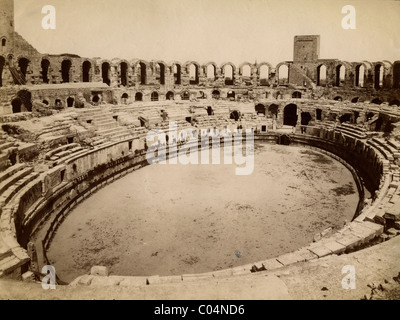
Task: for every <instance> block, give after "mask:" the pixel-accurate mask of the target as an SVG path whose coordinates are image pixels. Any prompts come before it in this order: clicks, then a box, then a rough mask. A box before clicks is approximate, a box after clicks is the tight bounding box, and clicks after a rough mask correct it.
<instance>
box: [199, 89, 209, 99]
mask: <svg viewBox="0 0 400 320" xmlns="http://www.w3.org/2000/svg"><path fill="white" fill-rule="evenodd" d="M206 98H207V96H206V94H205V93H204V91H199V93H198V94H197V99H206Z"/></svg>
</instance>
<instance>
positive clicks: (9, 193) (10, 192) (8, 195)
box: [0, 172, 39, 207]
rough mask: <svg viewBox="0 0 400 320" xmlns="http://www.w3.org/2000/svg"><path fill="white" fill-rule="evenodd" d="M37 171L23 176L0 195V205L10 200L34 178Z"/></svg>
mask: <svg viewBox="0 0 400 320" xmlns="http://www.w3.org/2000/svg"><path fill="white" fill-rule="evenodd" d="M38 176H39V173H37V172H32V173H30V174H29V175H27V176H25V177H24V178H22V179H20V180H18V181H16V182H15V183H14V184H13V185H12V186H10V187H9V188H8V189H7V190H6V191H5V192H4V193H3V194H2V195H1V196H0V207H4V206H5V205H6V204H7V203H8V202H10V200H11V199H12V198H13V197H14V196H15V195H16V194H17V193H18V192H19V191H20V190H21V189H22V188H23V187H24V186H25V185H27V184H28V183H29V182H31V181H33V180H35V179H36V178H37V177H38Z"/></svg>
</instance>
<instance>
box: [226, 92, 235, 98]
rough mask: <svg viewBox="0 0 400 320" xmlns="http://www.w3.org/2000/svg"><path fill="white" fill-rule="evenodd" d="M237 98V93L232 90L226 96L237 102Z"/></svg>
mask: <svg viewBox="0 0 400 320" xmlns="http://www.w3.org/2000/svg"><path fill="white" fill-rule="evenodd" d="M235 96H236V94H235V91H232V90H231V91H228V94H227V95H226V97H227V98H228V99H230V100H235Z"/></svg>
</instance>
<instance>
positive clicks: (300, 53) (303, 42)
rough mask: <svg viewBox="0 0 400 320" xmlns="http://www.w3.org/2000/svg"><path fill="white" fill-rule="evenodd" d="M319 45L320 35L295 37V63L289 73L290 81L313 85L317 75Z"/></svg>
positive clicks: (302, 84)
mask: <svg viewBox="0 0 400 320" xmlns="http://www.w3.org/2000/svg"><path fill="white" fill-rule="evenodd" d="M319 46H320V36H319V35H306V36H295V37H294V52H293V65H292V67H291V70H290V74H289V83H291V84H295V85H299V86H310V85H312V83H313V79H315V76H316V75H315V72H316V64H317V62H318V59H319Z"/></svg>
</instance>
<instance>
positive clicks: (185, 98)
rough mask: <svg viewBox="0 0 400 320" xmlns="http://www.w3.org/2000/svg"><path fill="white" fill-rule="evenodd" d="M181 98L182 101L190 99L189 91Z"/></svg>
mask: <svg viewBox="0 0 400 320" xmlns="http://www.w3.org/2000/svg"><path fill="white" fill-rule="evenodd" d="M181 98H182V100H189V99H190V92H189V91H185V92H183V93H182V96H181Z"/></svg>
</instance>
